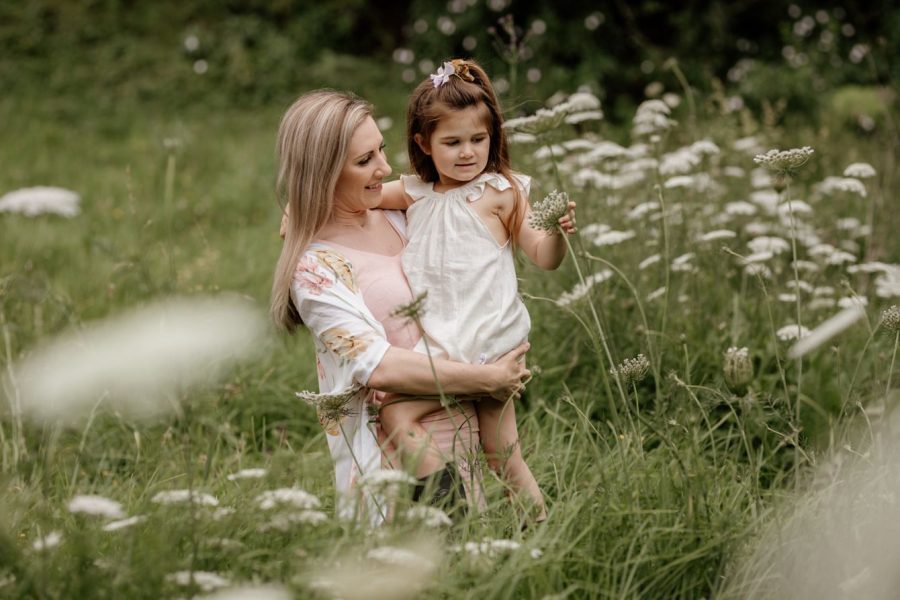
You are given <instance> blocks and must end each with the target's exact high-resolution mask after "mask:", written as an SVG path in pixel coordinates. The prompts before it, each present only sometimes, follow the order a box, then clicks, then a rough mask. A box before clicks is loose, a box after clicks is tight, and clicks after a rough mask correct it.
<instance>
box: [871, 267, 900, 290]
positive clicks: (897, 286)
mask: <svg viewBox="0 0 900 600" xmlns="http://www.w3.org/2000/svg"><path fill="white" fill-rule="evenodd" d="M875 295H876V296H878V297H879V298H896V297H900V267H896V266H892V267H891V268H890V269H888V270H887V271H884V272H883V273H881V274H880V275H878V277H876V278H875Z"/></svg>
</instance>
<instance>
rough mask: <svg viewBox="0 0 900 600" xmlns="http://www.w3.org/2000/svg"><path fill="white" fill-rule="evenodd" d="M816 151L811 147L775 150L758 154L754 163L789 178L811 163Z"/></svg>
mask: <svg viewBox="0 0 900 600" xmlns="http://www.w3.org/2000/svg"><path fill="white" fill-rule="evenodd" d="M813 152H814V150H813V149H812V148H810V147H809V146H803V147H802V148H791V149H790V150H779V149H777V148H773V149H772V150H769V151H768V152H766V153H765V154H757V155H756V156H754V157H753V162H755V163H756V164H758V165H762V166H764V167H766V168H767V169H771V170H772V171H775V172H777V173H779V174H780V175H784V176H787V177H792V176H793V175H794V174H795V173H796V172H797V169H799V168H800V167H802V166H803V165H805V164H806V163H807V161H809V158H810V157H811V156H812V155H813Z"/></svg>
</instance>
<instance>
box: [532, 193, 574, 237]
mask: <svg viewBox="0 0 900 600" xmlns="http://www.w3.org/2000/svg"><path fill="white" fill-rule="evenodd" d="M568 203H569V196H568V194H566V193H565V192H558V191H556V190H553V191H552V192H550V193H549V194H547V196H545V197H544V199H543V200H541V201H539V202H535V203H534V206H532V209H531V218H530V219H529V222H528V224H529V225H531V227H533V228H534V229H541V230H544V231H554V230H556V228H557V227H558V226H559V219H560V218H561V217H563V216H564V215H565V214H566V211H567V210H568Z"/></svg>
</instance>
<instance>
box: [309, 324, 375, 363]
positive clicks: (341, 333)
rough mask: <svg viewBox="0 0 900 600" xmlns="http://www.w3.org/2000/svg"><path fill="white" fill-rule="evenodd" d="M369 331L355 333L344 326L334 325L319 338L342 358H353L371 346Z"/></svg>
mask: <svg viewBox="0 0 900 600" xmlns="http://www.w3.org/2000/svg"><path fill="white" fill-rule="evenodd" d="M370 337H371V335H370V334H369V333H368V332H365V333H362V334H361V335H353V334H351V333H350V331H349V330H347V329H346V328H344V327H332V328H331V329H326V330H325V331H323V332H322V333H321V335H320V336H319V339H320V340H321V341H322V343H323V344H324V345H325V347H326V348H327V349H328V350H329V351H331V352H333V353H334V354H336V355H337V356H339V357H340V358H341V359H342V360H353V359H354V358H356V357H357V356H359V355H360V354H362V353H363V352H365V351H366V348H368V347H369V338H370Z"/></svg>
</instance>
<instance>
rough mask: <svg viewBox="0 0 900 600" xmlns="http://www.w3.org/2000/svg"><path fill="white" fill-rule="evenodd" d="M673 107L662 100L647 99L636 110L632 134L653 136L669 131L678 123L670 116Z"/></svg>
mask: <svg viewBox="0 0 900 600" xmlns="http://www.w3.org/2000/svg"><path fill="white" fill-rule="evenodd" d="M670 113H671V109H669V107H668V105H666V103H665V102H663V101H661V100H645V101H644V102H642V103H641V104H640V105H639V106H638V108H637V111H636V112H635V115H634V119H633V123H634V128H633V129H632V135H634V136H635V137H641V136H652V135H657V134H661V133H663V132H665V131H668V130H669V129H671V128H672V127H674V126H675V125H676V122H675V121H673V120H672V119H670V118H669V114H670Z"/></svg>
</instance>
